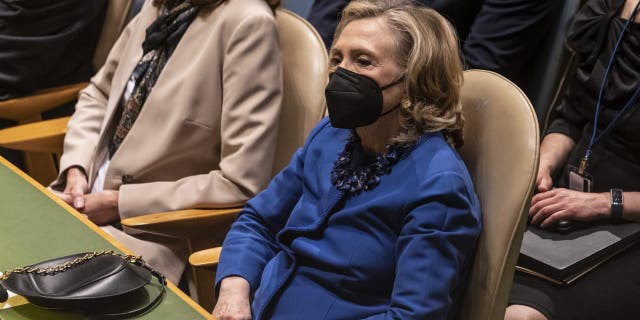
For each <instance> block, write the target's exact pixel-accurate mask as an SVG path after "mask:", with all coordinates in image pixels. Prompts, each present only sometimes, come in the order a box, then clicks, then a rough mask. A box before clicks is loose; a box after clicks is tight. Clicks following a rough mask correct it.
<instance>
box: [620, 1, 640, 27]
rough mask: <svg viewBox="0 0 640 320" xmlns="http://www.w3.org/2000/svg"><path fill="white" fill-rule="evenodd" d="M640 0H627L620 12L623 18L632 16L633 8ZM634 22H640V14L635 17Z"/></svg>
mask: <svg viewBox="0 0 640 320" xmlns="http://www.w3.org/2000/svg"><path fill="white" fill-rule="evenodd" d="M638 1H640V0H627V1H626V2H625V3H624V7H623V8H622V12H621V13H620V17H621V18H623V19H629V17H630V16H631V13H632V12H633V9H634V8H635V7H636V5H637V4H638ZM634 22H640V14H638V15H636V18H635V19H634Z"/></svg>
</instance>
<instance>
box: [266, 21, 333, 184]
mask: <svg viewBox="0 0 640 320" xmlns="http://www.w3.org/2000/svg"><path fill="white" fill-rule="evenodd" d="M276 21H277V24H278V33H279V37H280V51H281V54H282V68H283V99H282V109H281V113H280V120H279V129H278V138H277V142H276V153H275V162H274V166H273V174H276V173H277V172H279V171H280V170H281V169H282V168H284V167H285V166H286V165H287V164H288V163H289V161H290V160H291V156H292V155H293V153H294V152H295V151H296V149H298V148H299V147H301V146H302V145H303V144H304V142H305V139H306V138H307V135H308V134H309V132H310V131H311V129H313V127H314V126H315V125H316V124H317V123H318V122H319V121H320V119H322V117H323V115H324V109H325V101H324V87H325V86H326V84H327V80H328V77H327V70H328V69H327V68H328V66H327V64H328V58H327V51H326V49H325V47H324V43H323V42H322V38H320V35H318V32H317V31H316V30H315V29H314V28H313V27H312V26H311V25H310V24H309V23H308V22H307V21H305V20H304V19H302V18H301V17H299V16H298V15H296V14H295V13H293V12H291V11H289V10H286V9H277V10H276Z"/></svg>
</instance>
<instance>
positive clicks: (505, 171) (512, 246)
mask: <svg viewBox="0 0 640 320" xmlns="http://www.w3.org/2000/svg"><path fill="white" fill-rule="evenodd" d="M462 104H463V107H464V116H465V119H466V122H465V128H464V146H463V147H462V148H460V150H459V152H460V155H461V156H462V159H463V160H464V162H465V163H466V165H467V167H468V169H469V172H470V173H471V179H472V180H473V183H474V186H475V189H476V192H477V194H478V198H479V199H480V205H481V206H482V222H483V229H482V233H481V235H480V241H479V243H478V247H477V251H476V256H475V261H474V263H473V269H472V271H471V274H470V275H469V276H470V282H469V287H468V288H467V290H466V292H465V295H464V299H463V305H462V310H461V312H460V314H459V317H458V318H459V319H470V320H479V319H482V320H484V319H491V320H497V319H503V318H504V311H505V308H506V306H507V299H508V297H509V291H510V290H511V283H512V281H513V273H514V268H515V265H516V260H517V258H518V254H519V250H520V243H521V242H522V236H523V233H524V228H525V225H526V221H527V216H528V211H529V202H530V200H531V196H532V194H533V188H534V183H535V180H536V173H537V171H538V156H539V155H538V152H539V134H538V132H539V131H538V122H537V120H536V114H535V111H534V109H533V107H532V106H531V103H530V102H529V99H527V97H526V96H525V95H524V93H523V92H522V91H521V90H520V89H519V88H518V87H517V86H515V85H514V84H513V83H511V82H510V81H509V80H507V79H505V78H504V77H502V76H500V75H498V74H496V73H493V72H489V71H484V70H469V71H465V73H464V86H463V89H462Z"/></svg>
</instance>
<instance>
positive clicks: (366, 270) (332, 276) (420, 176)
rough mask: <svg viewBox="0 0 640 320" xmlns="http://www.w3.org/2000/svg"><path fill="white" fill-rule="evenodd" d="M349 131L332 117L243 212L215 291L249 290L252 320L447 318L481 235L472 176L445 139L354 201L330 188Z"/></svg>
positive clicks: (430, 139)
mask: <svg viewBox="0 0 640 320" xmlns="http://www.w3.org/2000/svg"><path fill="white" fill-rule="evenodd" d="M348 137H349V130H344V129H336V128H333V127H332V126H331V125H330V123H329V121H328V120H327V119H324V120H323V121H322V122H321V123H320V124H319V125H318V126H317V127H316V128H315V129H314V130H313V131H312V132H311V134H310V136H309V138H308V140H307V142H306V144H305V146H304V147H303V148H302V149H300V150H298V151H297V152H296V153H295V154H294V156H293V159H292V160H291V163H290V164H289V166H288V167H287V168H285V169H284V170H283V171H282V172H280V173H279V174H278V175H277V176H276V177H275V178H274V179H273V180H272V181H271V183H270V185H269V187H268V188H267V189H266V190H265V191H263V192H262V193H260V194H258V195H257V196H256V197H255V198H253V199H251V200H250V201H249V202H248V203H247V205H246V207H245V208H244V209H243V210H242V212H241V213H240V215H239V216H238V219H237V220H236V222H235V223H234V224H233V225H232V227H231V230H230V231H229V233H228V234H227V237H226V239H225V241H224V244H223V249H222V254H221V259H220V264H219V266H218V271H217V279H216V288H217V289H219V284H220V281H221V280H222V279H223V278H225V277H229V276H241V277H243V278H244V279H246V280H247V281H248V282H249V284H250V285H251V294H252V313H253V319H365V318H366V319H446V318H447V317H448V315H449V314H450V312H451V311H452V306H453V305H454V303H455V300H456V298H457V296H458V295H459V294H460V293H461V292H462V290H463V289H464V287H465V281H464V278H465V276H464V275H465V274H466V273H467V271H468V269H469V267H470V265H471V262H472V260H473V259H472V258H473V253H474V251H475V247H476V241H477V239H478V235H479V233H480V228H481V217H480V206H479V203H478V199H477V197H476V195H475V192H474V190H473V185H472V183H471V179H470V178H469V174H468V172H467V170H466V167H465V165H464V163H463V162H462V160H461V159H460V157H459V156H458V154H457V153H456V152H455V151H454V150H453V149H451V147H450V146H449V145H448V144H447V143H446V141H445V139H444V138H443V136H442V135H441V134H440V133H433V134H427V135H425V136H423V137H422V138H421V139H420V140H419V142H418V143H417V145H416V147H415V149H413V150H412V151H411V152H410V153H408V154H407V155H405V156H404V157H403V158H402V159H401V160H400V161H398V162H397V163H396V164H395V165H394V166H393V167H392V169H391V172H390V174H388V175H384V176H382V177H380V180H381V181H380V184H379V185H378V186H376V187H375V188H373V189H372V190H369V191H365V192H362V193H359V194H346V193H343V192H341V191H339V190H338V189H336V188H335V187H334V186H333V185H332V184H331V181H330V174H331V170H332V168H333V163H334V162H335V160H337V158H338V155H339V154H340V153H341V152H342V151H343V149H344V146H345V144H346V141H347V139H348Z"/></svg>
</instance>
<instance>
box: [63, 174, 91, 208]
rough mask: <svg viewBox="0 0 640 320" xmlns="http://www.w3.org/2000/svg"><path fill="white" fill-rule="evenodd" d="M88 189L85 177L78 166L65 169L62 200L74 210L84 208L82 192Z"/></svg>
mask: <svg viewBox="0 0 640 320" xmlns="http://www.w3.org/2000/svg"><path fill="white" fill-rule="evenodd" d="M88 190H89V185H88V183H87V177H86V176H85V175H84V173H83V172H82V170H80V168H78V167H72V168H70V169H69V170H67V184H66V186H65V188H64V192H63V197H62V200H64V202H66V203H68V204H69V205H71V206H72V207H74V208H75V209H76V210H82V209H84V194H85V193H87V191H88Z"/></svg>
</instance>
